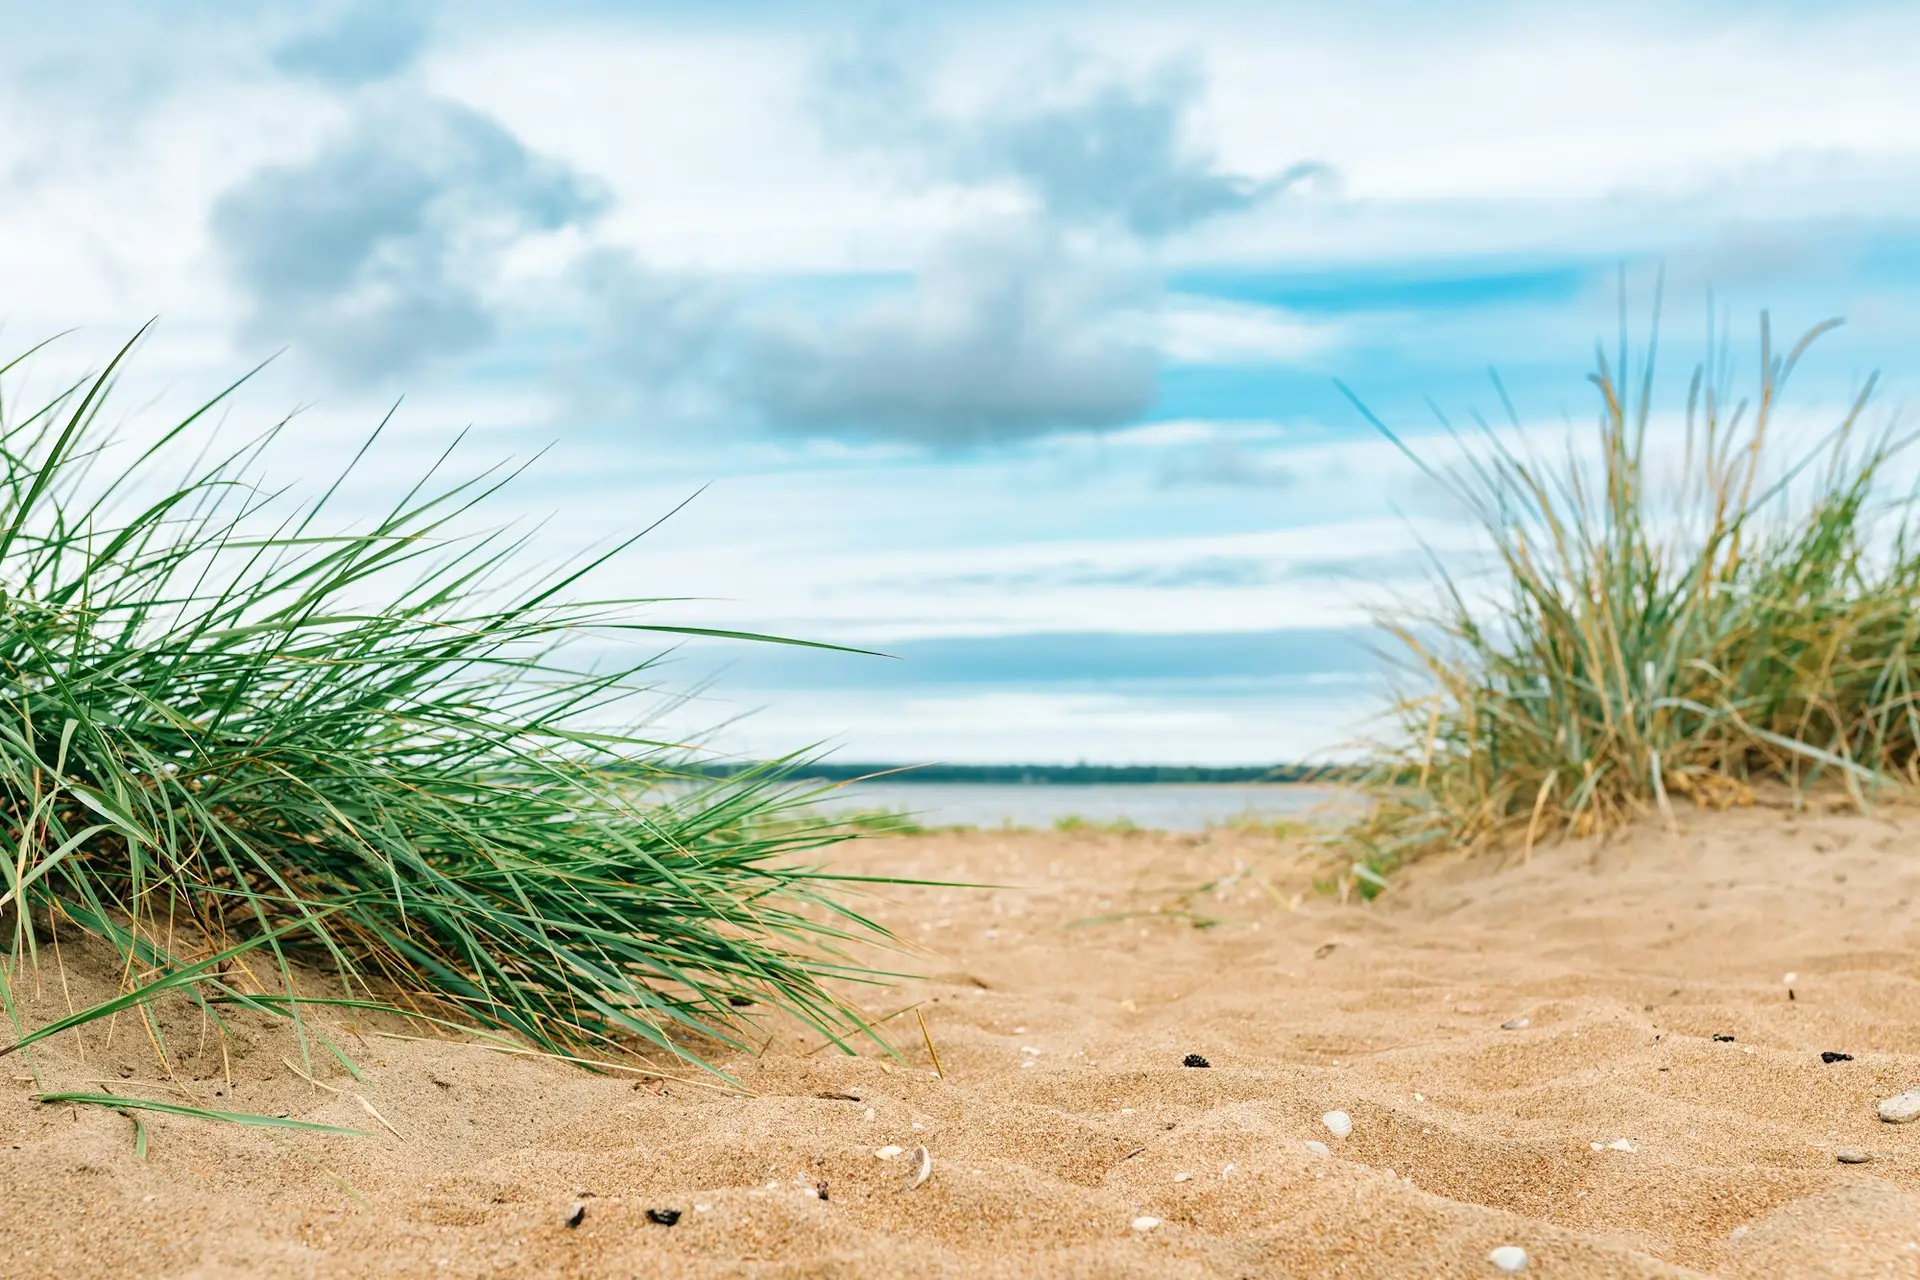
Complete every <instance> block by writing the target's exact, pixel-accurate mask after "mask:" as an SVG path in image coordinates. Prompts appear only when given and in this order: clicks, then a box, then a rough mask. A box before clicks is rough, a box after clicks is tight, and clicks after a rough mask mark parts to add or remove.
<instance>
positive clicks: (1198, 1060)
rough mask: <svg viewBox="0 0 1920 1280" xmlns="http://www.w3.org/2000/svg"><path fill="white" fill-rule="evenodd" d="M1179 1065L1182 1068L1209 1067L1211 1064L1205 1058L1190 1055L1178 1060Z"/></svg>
mask: <svg viewBox="0 0 1920 1280" xmlns="http://www.w3.org/2000/svg"><path fill="white" fill-rule="evenodd" d="M1180 1065H1181V1066H1183V1067H1210V1066H1212V1065H1213V1064H1212V1063H1211V1062H1208V1061H1207V1060H1206V1059H1205V1058H1203V1057H1201V1056H1200V1055H1199V1054H1197V1053H1190V1054H1188V1055H1187V1056H1186V1057H1184V1058H1182V1059H1180Z"/></svg>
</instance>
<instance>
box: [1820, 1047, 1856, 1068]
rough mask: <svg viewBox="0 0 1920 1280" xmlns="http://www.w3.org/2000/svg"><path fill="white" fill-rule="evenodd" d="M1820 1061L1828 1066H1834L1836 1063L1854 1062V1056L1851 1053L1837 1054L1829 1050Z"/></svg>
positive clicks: (1821, 1056)
mask: <svg viewBox="0 0 1920 1280" xmlns="http://www.w3.org/2000/svg"><path fill="white" fill-rule="evenodd" d="M1820 1061H1822V1062H1824V1063H1826V1064H1827V1065H1828V1066H1832V1065H1833V1064H1834V1063H1836V1062H1852V1061H1853V1055H1852V1054H1850V1053H1837V1052H1835V1051H1834V1050H1832V1049H1829V1050H1827V1051H1826V1052H1825V1053H1823V1054H1821V1055H1820Z"/></svg>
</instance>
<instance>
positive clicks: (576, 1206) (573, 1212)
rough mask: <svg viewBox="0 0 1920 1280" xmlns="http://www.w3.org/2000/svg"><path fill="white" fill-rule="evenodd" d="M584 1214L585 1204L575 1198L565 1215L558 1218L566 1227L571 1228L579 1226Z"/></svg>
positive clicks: (584, 1216)
mask: <svg viewBox="0 0 1920 1280" xmlns="http://www.w3.org/2000/svg"><path fill="white" fill-rule="evenodd" d="M586 1216H587V1206H586V1205H585V1204H584V1203H582V1202H581V1201H579V1200H576V1201H574V1202H573V1204H572V1205H571V1206H570V1207H569V1208H568V1209H567V1216H566V1217H564V1218H562V1219H560V1221H561V1222H563V1223H565V1224H566V1226H567V1228H568V1229H569V1230H571V1229H572V1228H574V1227H577V1226H579V1225H580V1224H581V1222H583V1221H585V1219H586Z"/></svg>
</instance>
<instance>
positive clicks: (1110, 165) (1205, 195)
mask: <svg viewBox="0 0 1920 1280" xmlns="http://www.w3.org/2000/svg"><path fill="white" fill-rule="evenodd" d="M917 72H918V69H916V68H914V67H912V66H911V65H910V64H909V60H908V58H907V56H906V55H905V53H904V52H903V50H902V48H901V46H900V42H899V40H898V38H897V34H896V33H894V32H890V31H885V30H874V31H869V32H868V33H867V34H866V35H865V36H863V38H862V39H860V40H859V41H857V42H855V43H853V44H851V45H849V46H847V47H846V48H843V49H842V50H840V51H839V52H838V53H837V54H835V55H834V56H833V57H831V58H828V59H827V60H825V61H824V62H823V63H822V64H821V67H820V70H819V72H818V73H817V76H816V81H817V83H816V90H815V102H816V105H817V109H818V111H819V112H820V115H821V118H822V120H823V122H824V123H825V125H826V126H827V128H828V129H829V131H830V132H831V133H832V135H833V136H834V137H835V138H836V140H838V141H842V142H844V143H847V144H849V145H854V146H861V147H864V148H866V149H868V150H870V151H876V152H879V153H881V154H884V155H887V156H889V157H891V158H892V159H893V160H895V161H896V162H897V163H899V164H900V165H902V166H903V168H904V170H905V171H907V172H909V173H911V174H913V175H914V176H916V177H920V178H929V179H933V180H946V181H952V182H959V183H965V184H981V183H986V184H1011V185H1013V186H1015V187H1018V188H1020V189H1021V190H1023V191H1024V192H1025V193H1026V194H1027V195H1028V196H1029V197H1030V198H1031V199H1032V201H1033V202H1034V204H1035V206H1036V208H1037V209H1038V210H1039V211H1041V212H1042V213H1044V215H1045V216H1046V217H1048V218H1049V219H1051V220H1054V221H1056V222H1059V223H1063V224H1069V225H1075V226H1092V227H1099V226H1112V227H1118V228H1121V229H1124V230H1125V231H1127V232H1130V233H1131V234H1133V235H1137V236H1141V237H1145V238H1150V239H1151V238H1158V237H1162V236H1167V235H1172V234H1175V233H1178V232H1181V231H1186V230H1188V229H1190V228H1192V227H1194V226H1197V225H1198V224H1200V223H1202V222H1204V221H1206V220H1208V219H1211V218H1215V217H1219V216H1222V215H1225V214H1231V213H1237V212H1241V211H1244V210H1247V209H1251V208H1253V207H1255V206H1257V205H1259V204H1261V203H1263V202H1265V201H1267V200H1269V199H1272V198H1273V197H1275V196H1277V195H1279V194H1280V193H1281V192H1283V191H1285V190H1287V189H1288V188H1289V187H1291V186H1294V185H1295V184H1298V183H1301V182H1305V181H1309V180H1324V179H1330V178H1331V176H1332V173H1331V170H1329V169H1328V168H1327V167H1326V166H1324V165H1321V164H1317V163H1307V162H1303V163H1298V164H1294V165H1291V166H1289V167H1287V168H1286V169H1284V170H1283V171H1281V172H1279V173H1276V174H1271V175H1266V176H1260V177H1256V176H1252V175H1248V174H1241V173H1234V172H1232V171H1230V170H1227V169H1223V168H1222V167H1220V164H1219V162H1218V160H1217V158H1216V157H1215V156H1214V155H1213V154H1212V153H1211V152H1210V151H1208V150H1207V149H1206V148H1204V147H1203V146H1201V145H1200V144H1199V143H1198V142H1197V141H1196V140H1195V139H1194V138H1193V137H1192V135H1191V131H1190V130H1189V128H1188V124H1187V122H1188V118H1189V116H1190V114H1191V113H1192V111H1193V109H1194V107H1195V106H1196V105H1198V103H1199V101H1200V99H1201V97H1202V94H1203V91H1204V89H1205V82H1204V79H1203V77H1202V75H1201V73H1200V70H1199V68H1198V67H1197V66H1196V65H1195V64H1194V63H1193V62H1192V61H1190V60H1186V59H1175V60H1172V61H1169V62H1166V63H1163V64H1162V65H1160V66H1159V67H1157V68H1155V69H1153V70H1151V71H1149V72H1148V73H1146V74H1144V75H1137V76H1128V75H1126V74H1123V73H1121V72H1119V71H1117V70H1115V69H1113V68H1111V67H1108V66H1105V65H1103V64H1101V63H1099V62H1097V61H1095V60H1094V59H1092V58H1089V57H1086V56H1084V55H1079V54H1074V53H1059V52H1056V53H1055V54H1054V55H1052V56H1050V57H1048V58H1045V59H1043V60H1041V61H1039V62H1037V63H1035V64H1033V65H1032V66H1031V67H1030V68H1029V69H1028V70H1027V72H1026V73H1025V74H1024V75H1023V76H1021V77H1020V78H1019V79H1018V80H1017V81H1016V82H1014V83H1012V84H1010V85H1008V86H1006V87H1005V88H1004V90H1003V91H1002V92H1000V93H998V94H996V95H995V98H994V102H993V105H992V106H991V107H989V108H988V109H987V110H986V111H984V112H983V113H981V114H980V115H978V116H976V117H974V118H958V117H955V116H952V115H946V114H942V113H939V112H937V111H935V110H934V109H933V108H932V107H931V106H930V105H929V103H928V101H927V99H926V96H925V93H924V90H923V88H922V86H923V85H924V84H925V82H926V79H927V77H926V76H925V75H924V74H919V73H917Z"/></svg>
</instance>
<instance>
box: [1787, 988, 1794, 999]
mask: <svg viewBox="0 0 1920 1280" xmlns="http://www.w3.org/2000/svg"><path fill="white" fill-rule="evenodd" d="M1787 999H1789V1000H1791V999H1793V988H1792V987H1788V988H1787Z"/></svg>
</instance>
